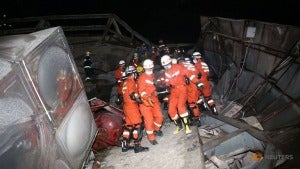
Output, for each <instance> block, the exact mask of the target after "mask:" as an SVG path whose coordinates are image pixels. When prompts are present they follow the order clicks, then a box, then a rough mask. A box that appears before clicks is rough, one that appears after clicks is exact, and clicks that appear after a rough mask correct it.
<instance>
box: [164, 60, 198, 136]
mask: <svg viewBox="0 0 300 169" xmlns="http://www.w3.org/2000/svg"><path fill="white" fill-rule="evenodd" d="M161 65H162V66H163V67H164V69H165V78H166V80H165V81H166V85H167V86H170V88H171V89H170V97H169V110H168V113H169V116H170V118H171V119H172V120H173V121H174V123H175V125H176V130H175V131H174V134H177V133H178V132H179V131H181V130H183V127H182V125H181V118H182V119H183V123H184V125H185V133H186V134H190V133H191V132H192V131H191V130H190V126H189V123H188V116H189V113H188V111H187V108H186V102H187V87H186V82H185V77H187V78H189V80H190V82H191V83H194V84H196V86H197V88H198V89H199V90H200V89H202V87H203V84H202V83H201V82H200V81H199V79H198V78H197V77H196V76H195V75H193V74H191V73H190V72H188V71H187V69H186V68H185V67H184V66H183V65H182V64H172V59H171V57H170V56H169V55H164V56H162V58H161ZM178 115H179V116H178Z"/></svg>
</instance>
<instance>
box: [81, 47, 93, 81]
mask: <svg viewBox="0 0 300 169" xmlns="http://www.w3.org/2000/svg"><path fill="white" fill-rule="evenodd" d="M90 54H91V53H90V52H89V51H87V52H86V53H85V57H84V60H83V68H84V72H85V81H89V80H91V78H92V76H93V75H94V69H93V68H92V64H93V62H92V61H91V57H90Z"/></svg>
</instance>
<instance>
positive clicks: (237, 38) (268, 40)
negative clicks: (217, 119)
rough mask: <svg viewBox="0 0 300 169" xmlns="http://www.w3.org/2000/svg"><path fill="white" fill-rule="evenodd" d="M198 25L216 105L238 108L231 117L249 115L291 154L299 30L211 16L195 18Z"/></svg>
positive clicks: (299, 117) (299, 108)
mask: <svg viewBox="0 0 300 169" xmlns="http://www.w3.org/2000/svg"><path fill="white" fill-rule="evenodd" d="M201 25H202V27H201V37H200V41H199V43H198V44H199V46H198V48H199V49H200V50H201V51H202V52H203V53H204V59H205V61H206V62H207V63H208V64H209V66H210V68H211V79H212V80H213V81H214V82H215V83H216V86H215V92H216V93H217V95H218V99H219V100H220V102H221V103H222V104H223V105H224V107H225V106H226V105H228V104H229V103H232V102H235V103H237V104H239V105H241V106H242V109H241V110H240V111H238V112H237V113H236V114H235V115H234V116H233V118H243V117H249V116H255V117H256V118H257V119H258V121H259V122H260V123H261V124H262V126H263V128H264V130H265V131H266V133H268V135H269V136H270V137H271V138H272V140H274V144H276V145H277V146H278V147H281V148H282V150H283V151H285V152H286V153H291V152H293V153H294V155H295V156H296V155H297V154H296V153H295V152H300V149H299V146H298V145H297V142H299V141H300V139H299V138H300V137H299V135H300V130H299V126H300V125H299V124H300V100H299V98H300V88H299V87H298V86H299V85H300V57H299V47H300V42H299V39H300V29H299V28H296V27H292V26H288V25H278V24H272V23H265V22H258V21H253V20H231V19H225V18H211V17H201ZM221 113H222V112H221ZM298 155H299V154H298ZM295 158H296V157H295Z"/></svg>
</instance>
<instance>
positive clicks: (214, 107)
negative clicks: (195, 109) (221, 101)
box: [210, 105, 219, 115]
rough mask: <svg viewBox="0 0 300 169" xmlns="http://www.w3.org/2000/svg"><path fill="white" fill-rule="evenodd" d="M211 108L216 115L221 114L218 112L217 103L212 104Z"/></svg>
mask: <svg viewBox="0 0 300 169" xmlns="http://www.w3.org/2000/svg"><path fill="white" fill-rule="evenodd" d="M210 108H211V110H212V112H213V114H214V115H219V113H218V111H217V109H216V106H215V105H213V106H210Z"/></svg>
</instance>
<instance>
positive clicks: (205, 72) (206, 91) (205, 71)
mask: <svg viewBox="0 0 300 169" xmlns="http://www.w3.org/2000/svg"><path fill="white" fill-rule="evenodd" d="M195 67H196V68H197V69H198V70H199V72H200V73H201V78H200V81H201V82H202V83H203V85H204V87H203V90H202V92H203V95H204V97H205V98H206V99H205V100H207V101H208V104H209V105H210V106H214V105H215V102H214V100H213V99H212V98H211V94H212V87H211V85H210V82H209V79H208V76H209V68H208V65H207V64H206V63H205V62H203V61H202V60H201V59H199V60H198V62H197V63H195ZM202 102H203V101H200V104H201V103H202Z"/></svg>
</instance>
